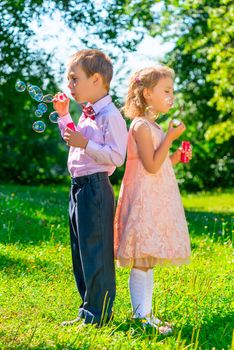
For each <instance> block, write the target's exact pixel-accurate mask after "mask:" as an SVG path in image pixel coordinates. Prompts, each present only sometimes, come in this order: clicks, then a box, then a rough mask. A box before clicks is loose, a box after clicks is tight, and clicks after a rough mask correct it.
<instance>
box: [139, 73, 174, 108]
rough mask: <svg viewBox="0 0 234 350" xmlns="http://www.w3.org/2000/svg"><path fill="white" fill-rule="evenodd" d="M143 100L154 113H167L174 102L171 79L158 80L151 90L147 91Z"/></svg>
mask: <svg viewBox="0 0 234 350" xmlns="http://www.w3.org/2000/svg"><path fill="white" fill-rule="evenodd" d="M145 99H146V101H147V103H148V105H150V106H152V107H153V108H154V110H155V112H156V113H167V112H168V111H169V109H170V108H171V107H172V105H173V101H174V88H173V80H172V79H171V78H162V79H160V80H159V82H158V83H157V84H156V85H155V86H154V87H153V88H152V89H147V91H146V92H145Z"/></svg>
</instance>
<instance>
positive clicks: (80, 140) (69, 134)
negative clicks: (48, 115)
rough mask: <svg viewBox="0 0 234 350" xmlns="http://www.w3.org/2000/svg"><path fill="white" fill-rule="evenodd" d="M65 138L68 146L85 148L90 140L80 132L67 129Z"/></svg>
mask: <svg viewBox="0 0 234 350" xmlns="http://www.w3.org/2000/svg"><path fill="white" fill-rule="evenodd" d="M63 138H64V140H65V141H66V143H67V145H68V146H73V147H80V148H85V147H86V146H87V143H88V140H87V139H86V138H85V137H84V136H83V135H82V134H81V133H80V132H79V131H73V130H71V129H69V128H66V129H65V132H64V135H63Z"/></svg>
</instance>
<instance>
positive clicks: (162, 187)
mask: <svg viewBox="0 0 234 350" xmlns="http://www.w3.org/2000/svg"><path fill="white" fill-rule="evenodd" d="M173 79H174V72H173V70H172V69H170V68H168V67H165V66H159V67H155V68H145V69H142V70H140V71H139V72H137V73H135V74H134V75H133V77H132V78H131V80H130V86H129V89H128V95H127V100H126V103H125V106H124V112H125V114H126V116H127V117H129V118H131V119H133V121H132V123H131V126H130V130H129V136H128V156H127V163H126V170H125V174H124V178H123V181H122V185H121V189H120V195H119V201H118V206H117V210H116V217H115V256H116V258H117V263H118V265H119V266H131V268H132V269H131V273H130V278H129V288H130V295H131V303H132V308H133V314H134V317H136V318H140V319H142V321H143V325H147V326H152V327H155V328H157V329H158V330H159V332H160V333H162V334H168V333H170V332H172V326H171V325H170V324H169V323H163V322H162V321H161V320H159V319H158V318H156V317H154V316H153V315H152V311H151V309H152V293H153V267H154V266H155V265H156V264H165V263H170V264H173V265H179V264H182V263H188V262H189V257H190V240H189V235H188V229H187V224H186V219H185V214H184V209H183V206H182V202H181V198H180V193H179V189H178V185H177V182H176V178H175V175H174V171H173V167H172V165H175V164H176V163H178V162H179V161H180V156H181V150H180V149H178V150H177V151H176V152H175V153H174V154H172V155H171V156H169V154H168V151H169V149H170V147H171V145H172V143H173V141H174V140H176V139H177V138H178V137H179V136H180V135H181V134H182V133H183V132H184V131H185V126H184V124H183V123H180V125H179V126H177V127H173V123H172V122H170V124H169V128H168V131H167V133H166V134H164V132H163V131H162V129H161V127H160V126H159V125H158V124H157V123H156V122H155V121H156V119H157V118H158V116H159V114H160V113H167V112H168V110H169V109H170V107H172V105H173V99H174V96H173ZM187 155H188V157H189V159H191V157H192V151H191V149H190V150H189V151H188V154H187Z"/></svg>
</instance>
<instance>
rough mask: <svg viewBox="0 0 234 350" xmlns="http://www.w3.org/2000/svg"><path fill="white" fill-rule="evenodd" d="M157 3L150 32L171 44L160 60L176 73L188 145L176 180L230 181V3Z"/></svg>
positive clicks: (196, 184) (191, 184) (199, 185)
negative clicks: (189, 154)
mask: <svg viewBox="0 0 234 350" xmlns="http://www.w3.org/2000/svg"><path fill="white" fill-rule="evenodd" d="M163 4H164V5H163V7H162V11H161V13H160V14H158V15H157V16H156V18H155V23H154V25H153V26H152V27H151V34H152V35H158V34H162V35H163V37H164V39H165V40H173V41H174V43H175V47H174V49H173V50H172V51H171V52H170V53H169V54H168V55H167V56H166V58H165V60H164V63H166V64H169V65H170V66H172V67H173V68H174V70H175V72H176V76H177V79H176V85H177V87H178V99H179V102H180V104H183V105H184V110H183V112H182V113H181V116H182V118H184V120H185V123H186V125H187V133H186V137H187V138H189V139H190V140H191V141H192V143H193V145H194V158H193V161H192V162H191V164H190V165H189V166H186V168H185V170H182V168H179V169H178V176H179V177H181V180H182V181H183V179H184V178H187V180H186V183H187V188H189V189H204V188H206V189H207V188H211V187H216V186H220V187H221V186H224V187H226V186H231V184H232V179H231V176H230V172H231V169H230V167H231V144H230V138H231V134H232V135H233V127H229V126H231V125H232V119H231V118H233V98H231V95H232V93H233V78H231V74H230V72H231V68H233V56H232V54H233V46H232V43H233V7H234V6H233V2H231V1H230V0H219V1H217V0H215V1H214V0H211V1H207V0H199V1H196V2H194V1H191V0H183V1H179V0H178V1H174V0H172V1H168V0H165V1H164V2H163ZM224 16H225V21H224V20H223V17H224ZM224 22H225V23H224ZM231 56H232V57H231ZM227 127H228V128H227ZM220 133H222V136H221V137H218V136H219V135H220Z"/></svg>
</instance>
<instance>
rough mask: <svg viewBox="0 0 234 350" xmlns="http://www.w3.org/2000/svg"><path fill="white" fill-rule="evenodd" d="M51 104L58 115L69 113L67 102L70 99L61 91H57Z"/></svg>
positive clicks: (68, 102) (62, 115)
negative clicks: (62, 97)
mask: <svg viewBox="0 0 234 350" xmlns="http://www.w3.org/2000/svg"><path fill="white" fill-rule="evenodd" d="M61 95H63V96H64V99H61V98H60V97H61ZM52 101H53V106H54V110H55V111H56V112H57V113H58V114H59V116H60V117H64V116H65V115H66V114H68V113H69V104H70V99H69V98H68V97H67V96H66V95H65V94H63V93H62V92H58V93H57V94H56V95H55V96H54V98H53V100H52Z"/></svg>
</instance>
